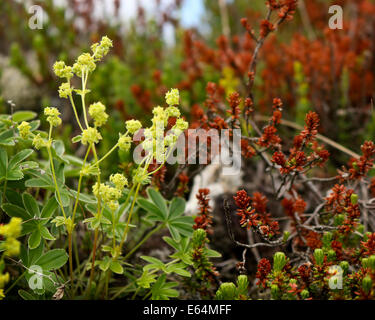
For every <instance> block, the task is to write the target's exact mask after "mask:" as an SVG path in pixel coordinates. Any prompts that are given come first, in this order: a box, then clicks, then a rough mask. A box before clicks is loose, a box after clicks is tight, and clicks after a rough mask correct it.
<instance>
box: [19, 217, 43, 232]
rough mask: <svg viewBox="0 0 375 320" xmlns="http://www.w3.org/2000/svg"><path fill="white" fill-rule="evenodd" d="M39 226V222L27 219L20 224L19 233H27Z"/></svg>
mask: <svg viewBox="0 0 375 320" xmlns="http://www.w3.org/2000/svg"><path fill="white" fill-rule="evenodd" d="M38 228H39V224H38V222H37V221H36V220H29V221H26V222H24V223H23V224H22V232H21V235H26V234H29V233H32V232H34V231H35V230H37V229H38Z"/></svg>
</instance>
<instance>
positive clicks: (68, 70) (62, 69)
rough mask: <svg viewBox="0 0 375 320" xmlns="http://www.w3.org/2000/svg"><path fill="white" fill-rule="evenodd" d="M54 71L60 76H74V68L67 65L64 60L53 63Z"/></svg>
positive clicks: (69, 77) (67, 77) (68, 77)
mask: <svg viewBox="0 0 375 320" xmlns="http://www.w3.org/2000/svg"><path fill="white" fill-rule="evenodd" d="M53 71H54V72H55V74H56V75H57V76H58V77H60V78H66V79H68V80H69V79H71V78H72V77H73V69H72V67H70V66H67V65H65V62H64V61H56V62H55V64H54V65H53Z"/></svg>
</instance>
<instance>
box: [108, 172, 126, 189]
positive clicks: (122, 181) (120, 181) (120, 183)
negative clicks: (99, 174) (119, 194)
mask: <svg viewBox="0 0 375 320" xmlns="http://www.w3.org/2000/svg"><path fill="white" fill-rule="evenodd" d="M109 180H110V181H111V182H112V183H113V184H114V185H115V187H116V188H117V189H119V190H122V189H124V187H125V186H127V185H128V179H126V178H125V177H124V175H123V174H121V173H116V174H112V175H111V176H110V177H109Z"/></svg>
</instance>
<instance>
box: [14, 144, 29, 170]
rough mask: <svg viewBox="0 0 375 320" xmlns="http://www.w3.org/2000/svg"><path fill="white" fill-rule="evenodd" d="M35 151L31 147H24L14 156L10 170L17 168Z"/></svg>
mask: <svg viewBox="0 0 375 320" xmlns="http://www.w3.org/2000/svg"><path fill="white" fill-rule="evenodd" d="M33 152H34V151H33V150H31V149H24V150H22V151H20V152H18V153H17V154H16V155H15V156H13V157H12V158H11V159H10V161H9V164H8V170H12V169H16V168H17V166H18V165H19V164H20V163H21V162H22V161H23V160H25V159H26V158H28V157H29V156H30V155H31V154H32V153H33Z"/></svg>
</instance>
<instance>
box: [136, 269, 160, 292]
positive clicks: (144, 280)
mask: <svg viewBox="0 0 375 320" xmlns="http://www.w3.org/2000/svg"><path fill="white" fill-rule="evenodd" d="M156 276H157V275H156V274H154V273H149V272H147V271H144V272H143V273H142V276H141V277H140V278H139V279H138V280H137V284H138V285H139V286H140V287H142V288H145V289H149V288H150V287H151V284H152V283H154V282H156V279H155V278H156Z"/></svg>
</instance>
